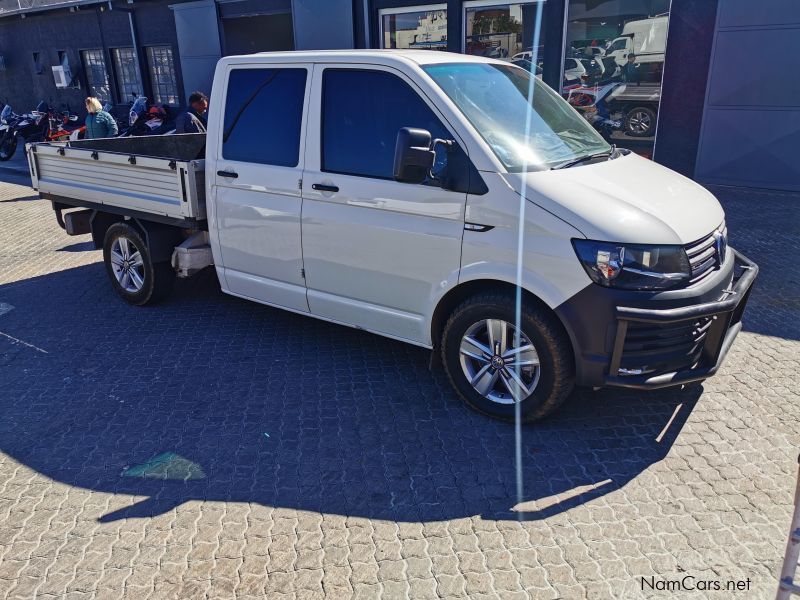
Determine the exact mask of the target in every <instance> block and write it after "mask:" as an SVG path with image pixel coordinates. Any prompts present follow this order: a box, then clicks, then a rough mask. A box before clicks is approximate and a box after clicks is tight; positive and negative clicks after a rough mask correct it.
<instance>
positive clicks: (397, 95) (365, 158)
mask: <svg viewBox="0 0 800 600" xmlns="http://www.w3.org/2000/svg"><path fill="white" fill-rule="evenodd" d="M322 95H323V97H322V104H323V108H322V170H323V171H326V172H329V173H340V174H344V175H356V176H360V177H373V178H377V179H392V178H393V167H394V150H395V143H396V141H397V132H398V131H399V130H400V129H401V128H403V127H417V128H420V129H427V130H428V131H430V133H431V136H432V137H433V138H434V139H436V138H442V139H452V137H453V136H452V135H451V134H450V133H449V132H448V131H447V129H446V128H445V127H444V125H443V124H442V122H441V121H440V120H439V119H438V117H437V116H436V115H435V114H434V113H433V111H432V110H431V109H430V108H429V107H428V105H427V104H426V103H425V101H424V100H423V99H422V98H421V97H420V96H419V94H418V93H417V92H416V91H415V90H414V89H412V88H411V87H410V86H409V85H408V84H407V83H406V82H405V81H403V80H402V79H401V78H399V77H397V76H396V75H392V74H391V73H387V72H385V71H370V70H366V69H325V73H324V75H323V91H322ZM446 160H447V156H445V154H444V153H442V152H438V151H437V166H436V167H434V170H437V169H441V168H442V161H446Z"/></svg>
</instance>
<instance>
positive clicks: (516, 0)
mask: <svg viewBox="0 0 800 600" xmlns="http://www.w3.org/2000/svg"><path fill="white" fill-rule="evenodd" d="M539 3H541V4H547V0H464V2H463V3H462V4H461V45H460V47H461V54H466V53H467V9H468V8H490V7H493V6H496V7H500V6H511V5H512V4H539ZM567 4H569V2H567ZM509 58H511V57H510V56H509ZM531 62H533V61H531Z"/></svg>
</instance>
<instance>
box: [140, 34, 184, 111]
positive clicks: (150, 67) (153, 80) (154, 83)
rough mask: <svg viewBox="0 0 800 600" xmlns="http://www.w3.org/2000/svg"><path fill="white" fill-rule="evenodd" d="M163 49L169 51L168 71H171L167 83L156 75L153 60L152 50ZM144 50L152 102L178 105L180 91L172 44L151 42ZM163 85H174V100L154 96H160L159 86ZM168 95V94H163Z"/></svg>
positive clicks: (179, 102) (180, 100) (180, 99)
mask: <svg viewBox="0 0 800 600" xmlns="http://www.w3.org/2000/svg"><path fill="white" fill-rule="evenodd" d="M156 50H158V51H163V50H167V51H168V52H169V62H170V66H171V69H170V72H171V80H172V81H171V82H170V83H169V84H165V83H163V82H162V81H161V80H160V79H159V78H158V77H156V73H155V69H154V67H155V65H154V62H153V54H154V51H156ZM144 51H145V59H146V60H147V76H148V78H149V79H150V89H151V90H152V92H153V98H152V100H153V102H155V103H157V104H163V105H164V106H173V107H177V106H180V105H181V103H182V98H181V93H180V86H179V85H178V72H177V70H176V69H175V50H174V48H173V47H172V44H151V45H149V46H145V47H144ZM165 85H172V86H173V87H174V92H175V93H174V94H173V95H174V97H175V102H174V103H172V102H165V101H164V100H163V99H160V98H156V95H159V96H160V91H159V86H165ZM165 95H169V94H165Z"/></svg>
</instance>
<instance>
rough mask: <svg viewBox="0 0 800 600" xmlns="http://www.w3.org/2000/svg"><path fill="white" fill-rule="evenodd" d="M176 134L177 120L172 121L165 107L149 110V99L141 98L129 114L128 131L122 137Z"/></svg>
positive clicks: (134, 102) (157, 106)
mask: <svg viewBox="0 0 800 600" xmlns="http://www.w3.org/2000/svg"><path fill="white" fill-rule="evenodd" d="M171 133H175V120H174V119H170V117H169V115H168V114H167V111H166V110H165V109H164V107H163V106H161V105H159V104H154V105H152V106H150V107H149V108H148V106H147V98H145V97H144V96H139V97H138V98H136V100H134V101H133V104H132V105H131V109H130V112H129V113H128V129H127V130H126V131H124V132H123V133H121V134H120V135H121V136H140V135H166V134H171Z"/></svg>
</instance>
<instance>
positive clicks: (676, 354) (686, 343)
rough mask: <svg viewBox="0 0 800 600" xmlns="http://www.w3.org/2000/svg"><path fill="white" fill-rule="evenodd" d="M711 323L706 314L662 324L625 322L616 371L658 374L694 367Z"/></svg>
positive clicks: (620, 372) (621, 373)
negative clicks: (625, 331) (625, 326)
mask: <svg viewBox="0 0 800 600" xmlns="http://www.w3.org/2000/svg"><path fill="white" fill-rule="evenodd" d="M711 323H712V319H711V318H710V317H701V318H698V319H692V320H688V321H681V322H678V323H669V324H663V325H659V324H654V323H637V322H631V323H629V324H628V328H627V333H626V335H625V344H624V346H623V348H622V357H621V360H620V365H619V367H620V370H619V374H620V375H644V374H659V373H669V372H672V371H678V370H681V369H690V368H692V367H694V366H695V365H696V364H697V363H698V362H699V360H700V357H701V354H702V351H703V345H704V343H705V339H706V336H707V335H708V330H709V328H710V327H711Z"/></svg>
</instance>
